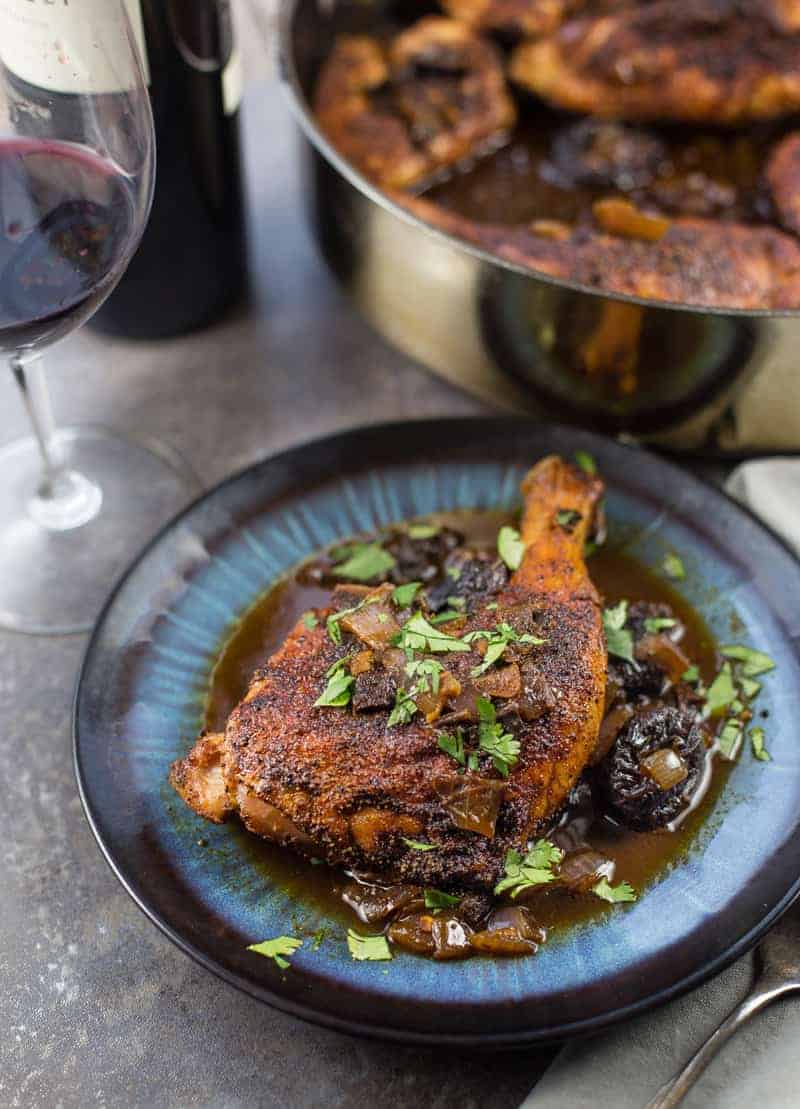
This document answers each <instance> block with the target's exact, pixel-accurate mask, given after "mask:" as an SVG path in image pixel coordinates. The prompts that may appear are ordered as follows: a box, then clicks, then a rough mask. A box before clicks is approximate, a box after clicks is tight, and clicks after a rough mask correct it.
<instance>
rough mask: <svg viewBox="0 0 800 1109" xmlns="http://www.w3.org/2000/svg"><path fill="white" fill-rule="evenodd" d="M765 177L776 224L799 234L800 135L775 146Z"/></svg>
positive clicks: (788, 137) (793, 135)
mask: <svg viewBox="0 0 800 1109" xmlns="http://www.w3.org/2000/svg"><path fill="white" fill-rule="evenodd" d="M764 176H765V177H766V182H767V187H768V188H769V192H770V196H771V199H772V203H773V205H774V208H775V213H776V215H777V217H778V219H779V221H780V222H781V224H782V225H783V226H784V227H785V228H786V230H787V231H793V232H794V234H795V235H800V133H798V132H794V133H793V134H791V135H787V136H786V138H785V139H783V140H782V141H781V142H779V143H778V145H777V146H776V147H775V149H774V150H773V152H772V154H771V156H770V159H769V162H768V163H767V168H766V171H765V174H764Z"/></svg>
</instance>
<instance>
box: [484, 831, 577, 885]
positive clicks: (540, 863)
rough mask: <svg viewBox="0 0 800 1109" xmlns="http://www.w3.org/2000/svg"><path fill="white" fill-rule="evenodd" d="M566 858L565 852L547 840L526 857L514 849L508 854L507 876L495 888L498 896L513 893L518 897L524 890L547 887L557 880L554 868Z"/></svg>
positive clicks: (537, 843)
mask: <svg viewBox="0 0 800 1109" xmlns="http://www.w3.org/2000/svg"><path fill="white" fill-rule="evenodd" d="M563 858H564V852H563V851H562V850H561V849H560V848H558V847H556V845H555V844H554V843H551V842H550V841H549V840H547V839H540V840H538V841H537V842H536V843H535V844H534V845H533V847H531V849H530V850H529V851H528V853H527V854H526V855H524V856H523V855H520V853H519V851H515V850H514V848H513V847H512V848H511V849H510V850H509V851H507V852H506V857H505V871H506V876H505V878H502V879H501V880H500V881H499V882H498V883H497V885H496V886H495V887H494V892H495V894H496V895H498V896H499V895H500V894H501V893H507V892H508V891H509V890H510V891H511V896H512V897H517V895H518V894H520V893H522V891H523V890H526V889H531V888H532V887H533V886H545V885H547V884H548V883H549V882H552V881H554V879H555V878H556V875H555V873H554V872H553V867H554V866H558V865H559V864H560V862H561V860H562V859H563Z"/></svg>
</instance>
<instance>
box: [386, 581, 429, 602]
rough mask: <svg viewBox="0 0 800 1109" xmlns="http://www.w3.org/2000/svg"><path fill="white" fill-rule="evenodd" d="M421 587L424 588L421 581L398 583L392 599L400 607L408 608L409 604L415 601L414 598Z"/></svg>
mask: <svg viewBox="0 0 800 1109" xmlns="http://www.w3.org/2000/svg"><path fill="white" fill-rule="evenodd" d="M420 589H422V582H421V581H410V582H408V583H407V584H406V585H398V587H397V589H395V591H394V592H393V593H392V601H393V602H394V603H395V604H396V605H397V607H398V608H408V606H409V605H411V604H413V603H414V598H415V597H416V595H417V593H419V591H420Z"/></svg>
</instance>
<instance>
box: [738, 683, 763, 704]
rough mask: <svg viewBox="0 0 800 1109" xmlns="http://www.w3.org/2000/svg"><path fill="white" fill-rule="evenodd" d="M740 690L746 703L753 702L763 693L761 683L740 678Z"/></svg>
mask: <svg viewBox="0 0 800 1109" xmlns="http://www.w3.org/2000/svg"><path fill="white" fill-rule="evenodd" d="M739 689H740V690H741V693H742V696H743V697H744V699H745V700H746V701H753V700H754V699H755V698H756V697H757V696H758V695H759V693H760V692H761V682H757V681H754V680H753V678H740V679H739Z"/></svg>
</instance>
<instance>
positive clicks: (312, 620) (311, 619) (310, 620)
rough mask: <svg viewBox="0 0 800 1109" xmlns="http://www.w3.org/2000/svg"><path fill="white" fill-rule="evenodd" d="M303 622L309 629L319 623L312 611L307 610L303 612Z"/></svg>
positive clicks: (311, 629) (312, 628)
mask: <svg viewBox="0 0 800 1109" xmlns="http://www.w3.org/2000/svg"><path fill="white" fill-rule="evenodd" d="M303 623H304V624H305V626H306V627H307V628H308V630H309V631H313V630H314V628H316V626H317V624H319V620H318V619H317V618H316V616H315V615H314V613H313V612H311V611H310V610H309V611H308V612H304V613H303Z"/></svg>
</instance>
